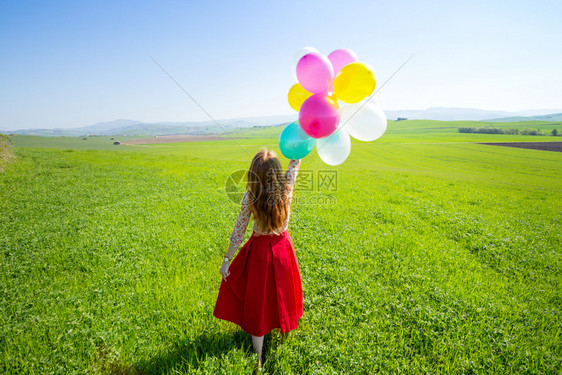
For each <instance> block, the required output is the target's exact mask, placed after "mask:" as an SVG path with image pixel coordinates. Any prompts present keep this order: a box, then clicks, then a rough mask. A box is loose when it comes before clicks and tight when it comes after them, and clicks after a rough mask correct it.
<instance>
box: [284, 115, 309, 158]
mask: <svg viewBox="0 0 562 375" xmlns="http://www.w3.org/2000/svg"><path fill="white" fill-rule="evenodd" d="M315 143H316V139H314V138H312V137H309V136H308V135H306V133H305V132H304V131H303V130H302V129H301V126H300V124H299V122H298V121H295V122H293V123H292V124H289V125H287V127H286V128H285V129H283V131H282V132H281V135H280V136H279V148H280V149H281V153H283V155H284V156H285V157H286V158H287V159H302V158H304V157H305V156H306V155H308V154H310V151H312V149H313V148H314V144H315Z"/></svg>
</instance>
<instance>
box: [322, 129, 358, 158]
mask: <svg viewBox="0 0 562 375" xmlns="http://www.w3.org/2000/svg"><path fill="white" fill-rule="evenodd" d="M316 150H317V151H318V156H320V159H322V161H323V162H324V163H326V164H328V165H339V164H341V163H343V162H344V161H345V159H347V157H348V156H349V153H350V151H351V139H350V138H349V134H348V133H347V130H345V129H342V128H338V129H336V131H335V132H333V133H332V135H330V136H328V137H326V138H320V139H318V140H316Z"/></svg>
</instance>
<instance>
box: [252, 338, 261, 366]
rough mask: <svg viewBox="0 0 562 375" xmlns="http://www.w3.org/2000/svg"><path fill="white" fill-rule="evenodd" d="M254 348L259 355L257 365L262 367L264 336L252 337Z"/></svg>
mask: <svg viewBox="0 0 562 375" xmlns="http://www.w3.org/2000/svg"><path fill="white" fill-rule="evenodd" d="M252 346H253V347H254V351H255V352H256V353H258V363H257V365H258V366H259V367H261V351H262V348H263V336H252Z"/></svg>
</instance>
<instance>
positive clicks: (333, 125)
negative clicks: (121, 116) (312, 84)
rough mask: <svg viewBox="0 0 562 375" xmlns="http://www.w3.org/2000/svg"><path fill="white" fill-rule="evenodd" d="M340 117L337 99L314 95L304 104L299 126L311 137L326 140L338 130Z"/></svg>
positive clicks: (324, 95) (300, 113)
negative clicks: (325, 138)
mask: <svg viewBox="0 0 562 375" xmlns="http://www.w3.org/2000/svg"><path fill="white" fill-rule="evenodd" d="M340 116H341V113H340V107H339V106H338V102H337V100H336V99H334V98H332V97H331V96H328V95H326V94H314V95H312V96H311V97H309V98H308V99H306V100H305V101H304V103H303V104H302V106H301V109H300V111H299V124H300V125H301V128H302V130H303V131H304V132H305V133H306V134H307V135H308V136H309V137H312V138H324V137H327V136H329V135H330V134H332V133H333V132H334V131H335V130H336V129H337V127H338V124H339V123H340Z"/></svg>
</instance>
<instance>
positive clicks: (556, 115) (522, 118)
mask: <svg viewBox="0 0 562 375" xmlns="http://www.w3.org/2000/svg"><path fill="white" fill-rule="evenodd" d="M488 121H489V122H518V121H562V113H553V114H551V115H542V116H511V117H503V118H496V119H492V120H488Z"/></svg>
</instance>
